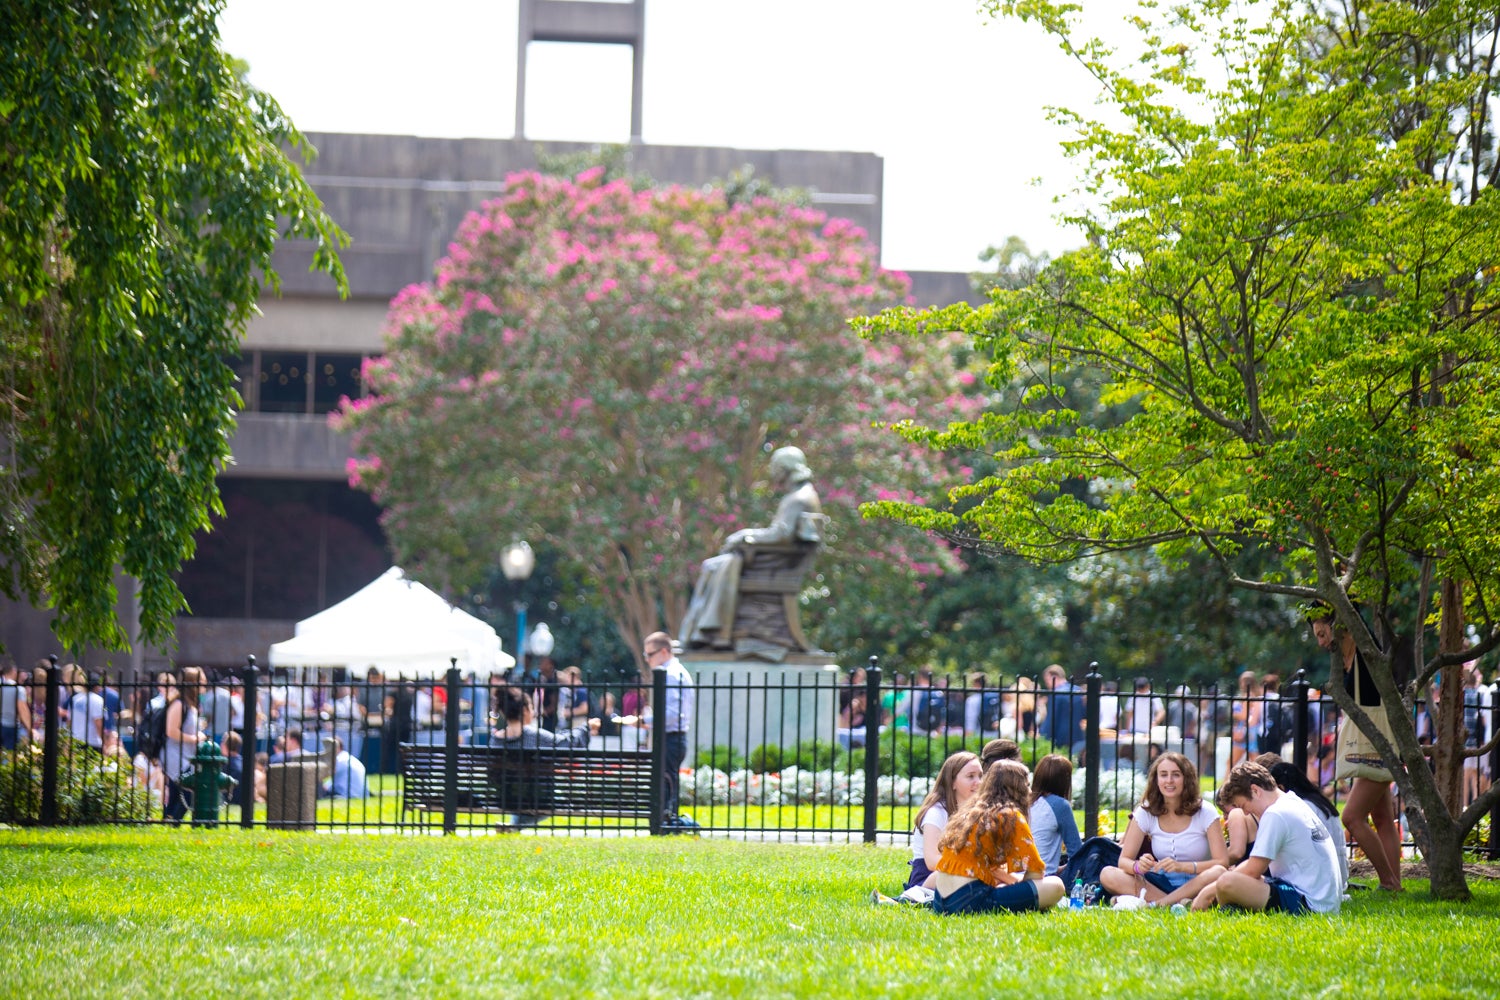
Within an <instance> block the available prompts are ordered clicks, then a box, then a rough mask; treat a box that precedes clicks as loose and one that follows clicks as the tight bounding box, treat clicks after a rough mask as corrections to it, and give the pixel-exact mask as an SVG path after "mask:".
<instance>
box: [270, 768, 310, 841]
mask: <svg viewBox="0 0 1500 1000" xmlns="http://www.w3.org/2000/svg"><path fill="white" fill-rule="evenodd" d="M317 818H318V763H317V761H316V760H306V761H302V760H295V761H281V762H279V763H276V764H271V765H268V766H267V767H266V826H268V827H276V828H280V829H284V830H311V829H312V828H313V825H314V824H315V823H316V822H317Z"/></svg>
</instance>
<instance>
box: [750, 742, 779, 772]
mask: <svg viewBox="0 0 1500 1000" xmlns="http://www.w3.org/2000/svg"><path fill="white" fill-rule="evenodd" d="M782 767H783V762H782V754H781V747H779V746H777V745H776V744H775V743H762V744H761V745H760V746H758V747H756V748H755V749H754V750H751V751H750V770H752V771H754V772H755V773H756V774H765V773H766V772H767V771H770V772H775V771H780V770H781V768H782Z"/></svg>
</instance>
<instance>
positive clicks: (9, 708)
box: [0, 660, 31, 750]
mask: <svg viewBox="0 0 1500 1000" xmlns="http://www.w3.org/2000/svg"><path fill="white" fill-rule="evenodd" d="M16 677H17V670H16V665H15V663H14V662H12V661H10V660H6V661H5V662H4V663H3V664H0V750H14V749H15V748H16V747H17V746H19V745H20V743H21V741H22V740H23V739H27V738H29V737H30V734H31V706H30V705H28V704H27V703H26V688H25V687H23V686H22V685H21V684H20V683H19V681H17V679H16Z"/></svg>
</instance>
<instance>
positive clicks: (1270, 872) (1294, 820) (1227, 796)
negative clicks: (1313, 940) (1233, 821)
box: [1193, 761, 1343, 916]
mask: <svg viewBox="0 0 1500 1000" xmlns="http://www.w3.org/2000/svg"><path fill="white" fill-rule="evenodd" d="M1219 807H1220V808H1221V809H1223V810H1225V811H1226V812H1227V811H1228V810H1230V809H1234V808H1239V809H1243V810H1244V811H1245V812H1247V813H1249V814H1250V815H1252V816H1254V817H1255V818H1256V820H1257V821H1258V822H1259V824H1260V826H1259V828H1258V829H1257V830H1256V832H1255V846H1254V847H1252V848H1251V849H1250V856H1249V857H1247V858H1245V860H1244V861H1241V862H1240V863H1239V864H1238V865H1235V866H1234V867H1233V868H1231V869H1229V871H1227V872H1225V873H1224V874H1223V875H1220V876H1219V878H1218V880H1217V881H1216V882H1214V884H1213V885H1210V886H1209V887H1208V888H1206V889H1204V890H1203V891H1202V892H1200V893H1199V894H1198V895H1197V897H1196V898H1195V899H1194V900H1193V909H1195V910H1206V909H1208V908H1209V907H1210V906H1213V905H1214V903H1215V902H1217V903H1219V904H1220V905H1223V906H1237V907H1240V908H1241V909H1245V910H1267V911H1271V910H1280V911H1281V912H1283V913H1288V914H1291V915H1293V916H1295V915H1297V914H1299V913H1337V912H1338V911H1339V904H1340V903H1341V902H1342V901H1343V887H1342V885H1341V884H1340V877H1339V864H1338V855H1337V853H1336V850H1335V848H1334V846H1333V838H1332V836H1331V835H1330V834H1329V832H1328V827H1327V826H1325V825H1324V823H1323V821H1322V819H1321V818H1319V817H1318V816H1317V815H1316V814H1315V813H1314V812H1313V811H1312V808H1311V807H1310V806H1309V805H1308V804H1307V803H1306V802H1303V801H1302V800H1301V799H1300V798H1298V797H1297V796H1295V795H1292V794H1290V793H1287V792H1283V791H1281V790H1280V789H1279V788H1277V787H1276V779H1274V778H1272V777H1271V772H1270V771H1268V770H1266V769H1265V768H1264V767H1262V766H1261V765H1259V764H1257V763H1255V762H1253V761H1244V762H1241V763H1240V764H1237V765H1235V767H1234V769H1233V770H1232V771H1230V772H1229V778H1228V779H1227V780H1226V781H1225V782H1224V784H1223V786H1221V787H1220V788H1219Z"/></svg>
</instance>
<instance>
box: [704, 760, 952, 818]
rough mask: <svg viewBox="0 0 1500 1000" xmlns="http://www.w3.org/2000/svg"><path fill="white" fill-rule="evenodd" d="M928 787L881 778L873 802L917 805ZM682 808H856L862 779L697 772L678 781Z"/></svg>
mask: <svg viewBox="0 0 1500 1000" xmlns="http://www.w3.org/2000/svg"><path fill="white" fill-rule="evenodd" d="M931 787H932V779H931V778H911V779H907V778H898V777H896V776H894V775H889V774H883V775H881V776H880V777H879V778H878V779H877V781H876V789H877V795H878V798H877V801H878V802H879V804H880V805H883V806H890V805H895V806H915V805H920V804H921V802H922V799H923V798H925V797H926V795H927V791H928V789H930V788H931ZM682 803H683V804H684V805H694V806H707V805H715V806H724V805H737V806H738V805H752V806H760V807H762V808H774V807H777V806H782V805H789V806H794V805H835V806H856V807H857V806H862V805H864V804H865V776H864V774H863V773H860V772H856V773H854V774H847V773H845V772H842V771H833V770H826V771H804V770H802V769H801V768H799V767H796V766H795V765H794V766H792V767H788V768H785V769H784V770H782V772H781V773H780V774H770V773H767V774H756V773H755V772H753V771H746V770H739V771H735V772H733V773H731V774H725V773H724V772H723V771H720V770H717V769H715V768H712V767H700V768H698V769H697V770H695V771H692V772H689V773H687V774H684V775H683V776H682Z"/></svg>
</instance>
